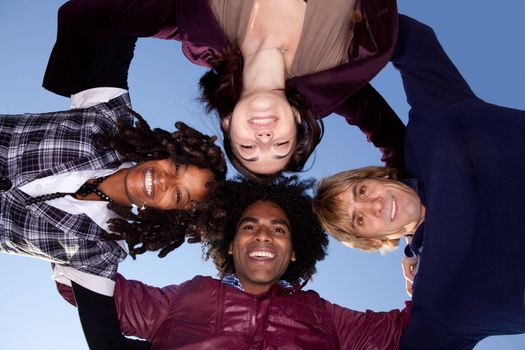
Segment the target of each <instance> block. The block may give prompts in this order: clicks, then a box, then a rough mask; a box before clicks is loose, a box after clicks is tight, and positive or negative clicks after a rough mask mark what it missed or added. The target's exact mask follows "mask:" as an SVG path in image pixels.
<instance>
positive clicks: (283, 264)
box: [228, 201, 296, 295]
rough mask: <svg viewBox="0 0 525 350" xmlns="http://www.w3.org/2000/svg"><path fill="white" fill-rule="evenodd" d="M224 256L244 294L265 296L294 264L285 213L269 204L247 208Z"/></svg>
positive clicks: (262, 202)
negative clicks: (226, 257) (290, 265)
mask: <svg viewBox="0 0 525 350" xmlns="http://www.w3.org/2000/svg"><path fill="white" fill-rule="evenodd" d="M228 253H229V254H231V255H232V256H233V262H234V266H235V275H236V276H237V278H239V280H240V282H241V284H242V286H243V288H244V290H245V291H246V292H247V293H250V294H253V295H259V294H261V293H265V292H267V291H268V290H269V289H270V288H271V287H272V286H273V285H275V284H276V283H277V282H278V281H279V280H280V279H281V277H282V276H283V274H284V273H285V272H286V269H287V268H288V265H289V264H290V262H293V261H295V260H296V259H295V253H294V251H293V247H292V232H291V229H290V222H289V220H288V217H287V215H286V213H285V212H284V211H283V210H282V209H281V208H280V207H279V206H278V205H276V204H275V203H273V202H269V201H257V202H255V203H253V204H251V205H250V206H248V207H247V208H246V209H245V210H244V212H243V213H242V215H241V218H240V220H239V223H238V225H237V232H236V235H235V238H234V240H233V242H232V243H231V244H230V248H229V251H228Z"/></svg>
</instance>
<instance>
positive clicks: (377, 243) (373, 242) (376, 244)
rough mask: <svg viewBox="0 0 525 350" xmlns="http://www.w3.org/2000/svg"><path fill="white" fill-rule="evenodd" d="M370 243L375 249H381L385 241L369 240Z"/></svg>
mask: <svg viewBox="0 0 525 350" xmlns="http://www.w3.org/2000/svg"><path fill="white" fill-rule="evenodd" d="M368 242H370V244H371V245H372V247H373V248H375V249H379V248H381V246H383V241H382V240H380V239H369V240H368Z"/></svg>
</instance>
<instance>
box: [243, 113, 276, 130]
mask: <svg viewBox="0 0 525 350" xmlns="http://www.w3.org/2000/svg"><path fill="white" fill-rule="evenodd" d="M276 121H277V118H276V117H275V116H273V115H269V116H263V117H253V118H250V119H248V124H250V126H252V127H254V128H257V129H266V128H268V127H270V126H272V124H274V123H275V122H276Z"/></svg>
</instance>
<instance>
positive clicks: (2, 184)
mask: <svg viewBox="0 0 525 350" xmlns="http://www.w3.org/2000/svg"><path fill="white" fill-rule="evenodd" d="M11 187H13V183H12V182H11V180H9V179H8V178H7V177H3V176H2V177H0V192H5V191H9V190H10V189H11Z"/></svg>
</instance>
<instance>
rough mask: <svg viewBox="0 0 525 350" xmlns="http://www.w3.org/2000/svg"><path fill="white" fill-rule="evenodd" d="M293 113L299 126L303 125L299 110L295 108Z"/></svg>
mask: <svg viewBox="0 0 525 350" xmlns="http://www.w3.org/2000/svg"><path fill="white" fill-rule="evenodd" d="M292 113H293V116H294V117H295V122H296V123H297V125H299V124H301V122H302V119H301V114H300V113H299V111H298V110H297V109H295V107H292Z"/></svg>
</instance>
